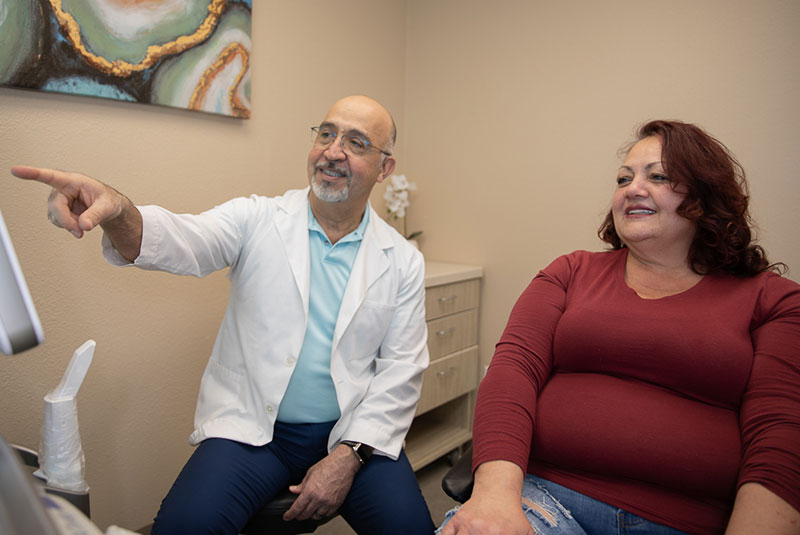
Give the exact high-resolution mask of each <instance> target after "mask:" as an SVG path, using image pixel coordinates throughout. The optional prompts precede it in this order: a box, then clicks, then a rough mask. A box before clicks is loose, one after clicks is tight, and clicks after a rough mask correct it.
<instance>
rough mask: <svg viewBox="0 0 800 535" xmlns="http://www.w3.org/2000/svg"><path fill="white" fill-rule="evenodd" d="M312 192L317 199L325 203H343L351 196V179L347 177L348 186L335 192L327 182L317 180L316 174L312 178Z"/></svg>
mask: <svg viewBox="0 0 800 535" xmlns="http://www.w3.org/2000/svg"><path fill="white" fill-rule="evenodd" d="M311 191H313V192H314V195H316V196H317V199H319V200H321V201H325V202H343V201H346V200H347V198H348V197H349V196H350V177H349V176H348V177H347V184H345V187H344V188H342V189H338V190H334V189H332V187H331V185H330V184H328V183H327V182H321V181H320V180H317V177H316V174H315V175H314V176H313V177H312V178H311Z"/></svg>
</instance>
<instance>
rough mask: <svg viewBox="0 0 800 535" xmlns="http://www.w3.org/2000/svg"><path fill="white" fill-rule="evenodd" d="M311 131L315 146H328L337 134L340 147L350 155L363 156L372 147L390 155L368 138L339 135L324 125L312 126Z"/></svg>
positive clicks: (389, 154)
mask: <svg viewBox="0 0 800 535" xmlns="http://www.w3.org/2000/svg"><path fill="white" fill-rule="evenodd" d="M311 132H312V134H313V138H314V145H316V146H317V147H321V148H322V147H324V148H327V147H330V146H331V144H332V143H333V142H334V141H336V137H337V136H338V137H339V144H340V146H341V147H342V150H343V151H344V152H346V153H347V154H350V155H351V156H363V155H364V154H366V153H367V152H368V151H369V150H370V149H374V150H376V151H378V152H380V153H381V154H385V155H386V156H391V155H392V154H391V153H390V152H386V151H385V150H383V149H379V148H378V147H376V146H375V145H373V144H372V143H370V141H369V140H368V139H366V138H364V137H361V136H354V135H351V134H341V135H339V133H338V132H336V131H335V130H333V129H331V128H328V127H325V126H312V127H311Z"/></svg>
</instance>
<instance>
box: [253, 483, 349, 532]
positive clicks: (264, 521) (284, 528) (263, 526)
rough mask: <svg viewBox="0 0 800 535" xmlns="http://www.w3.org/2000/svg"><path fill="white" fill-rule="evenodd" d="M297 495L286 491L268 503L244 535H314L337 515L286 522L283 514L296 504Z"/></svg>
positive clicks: (260, 510)
mask: <svg viewBox="0 0 800 535" xmlns="http://www.w3.org/2000/svg"><path fill="white" fill-rule="evenodd" d="M295 497H296V495H295V494H293V493H292V492H290V491H289V489H288V488H287V489H285V490H284V491H282V492H281V493H280V494H278V495H277V496H276V497H275V498H273V499H272V500H270V501H269V502H267V504H266V505H264V506H263V507H262V508H261V509H259V511H258V512H257V513H256V514H255V515H253V517H252V518H251V519H250V522H248V523H247V525H246V526H245V527H244V529H243V530H242V535H295V534H299V533H314V530H315V529H317V528H318V527H319V526H321V525H323V524H325V523H326V522H329V521H330V520H332V519H333V518H335V517H336V515H333V516H331V517H328V518H323V519H321V520H314V519H313V518H309V519H307V520H292V521H290V522H285V521H284V520H283V513H285V512H286V511H288V510H289V508H290V507H291V506H292V504H293V503H294V500H295Z"/></svg>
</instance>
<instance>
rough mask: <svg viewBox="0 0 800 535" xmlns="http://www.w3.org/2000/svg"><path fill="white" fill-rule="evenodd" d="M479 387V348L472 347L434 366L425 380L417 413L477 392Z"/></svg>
mask: <svg viewBox="0 0 800 535" xmlns="http://www.w3.org/2000/svg"><path fill="white" fill-rule="evenodd" d="M477 385H478V348H477V346H475V347H470V348H467V349H464V350H463V351H459V352H458V353H455V354H453V355H448V356H446V357H444V358H441V359H439V360H437V361H436V362H432V363H431V365H430V366H429V367H428V369H427V370H425V373H424V374H423V376H422V394H421V396H420V398H419V404H418V405H417V413H416V414H422V413H423V412H425V411H428V410H430V409H432V408H434V407H438V406H439V405H441V404H443V403H446V402H448V401H450V400H451V399H455V398H457V397H458V396H460V395H462V394H466V393H467V392H469V391H471V390H474V389H475V387H477Z"/></svg>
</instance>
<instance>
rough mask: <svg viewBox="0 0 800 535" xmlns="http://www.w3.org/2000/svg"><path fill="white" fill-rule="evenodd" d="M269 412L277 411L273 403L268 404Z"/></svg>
mask: <svg viewBox="0 0 800 535" xmlns="http://www.w3.org/2000/svg"><path fill="white" fill-rule="evenodd" d="M267 412H268V413H269V414H272V413H273V412H275V407H273V406H272V405H267Z"/></svg>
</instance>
